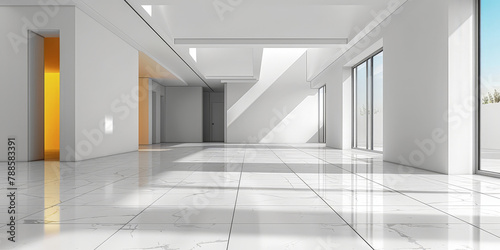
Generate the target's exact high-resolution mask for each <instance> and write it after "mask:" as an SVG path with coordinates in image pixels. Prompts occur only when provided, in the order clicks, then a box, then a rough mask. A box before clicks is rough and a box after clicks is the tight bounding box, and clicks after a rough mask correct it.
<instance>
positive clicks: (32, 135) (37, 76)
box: [28, 31, 45, 161]
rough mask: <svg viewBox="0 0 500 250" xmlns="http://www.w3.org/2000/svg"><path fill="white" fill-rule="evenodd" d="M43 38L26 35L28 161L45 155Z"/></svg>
mask: <svg viewBox="0 0 500 250" xmlns="http://www.w3.org/2000/svg"><path fill="white" fill-rule="evenodd" d="M44 59H45V57H44V38H43V37H42V36H40V35H38V34H36V33H34V32H32V31H30V32H29V35H28V71H29V72H28V85H29V86H28V92H29V94H28V160H29V161H36V160H43V159H44V153H45V150H44V148H45V145H44V142H45V139H44V138H45V118H44V117H45V116H44V114H45V109H44V105H45V101H44V100H45V85H44V77H45V76H44V75H45V74H44V70H45V69H44Z"/></svg>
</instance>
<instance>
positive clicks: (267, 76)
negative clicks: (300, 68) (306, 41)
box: [227, 48, 307, 126]
mask: <svg viewBox="0 0 500 250" xmlns="http://www.w3.org/2000/svg"><path fill="white" fill-rule="evenodd" d="M306 50H307V49H302V48H300V49H295V48H265V49H264V52H263V55H262V69H261V74H260V80H259V81H258V82H257V83H256V84H255V85H253V86H252V88H251V89H250V90H249V91H248V92H246V93H245V94H244V95H243V96H242V97H241V98H240V99H239V100H238V101H237V102H236V103H235V104H234V105H233V106H231V107H230V108H229V109H228V111H227V126H230V125H231V124H232V123H233V122H234V121H235V120H236V119H238V117H239V116H240V115H241V114H243V112H245V110H247V109H248V107H250V105H252V103H254V102H255V100H257V98H259V96H261V95H262V94H263V93H264V92H265V91H266V90H267V89H268V88H269V87H270V86H271V85H272V84H273V83H274V82H275V81H276V80H277V79H278V78H279V77H280V76H281V75H282V74H283V73H284V72H285V71H286V70H287V69H288V68H289V67H290V66H292V65H293V64H294V63H295V62H296V61H297V60H298V59H299V58H300V57H301V56H302V55H303V54H304V53H305V52H306Z"/></svg>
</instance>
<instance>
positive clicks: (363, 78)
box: [353, 52, 384, 151]
mask: <svg viewBox="0 0 500 250" xmlns="http://www.w3.org/2000/svg"><path fill="white" fill-rule="evenodd" d="M383 56H384V55H383V52H380V53H378V54H376V55H374V56H373V57H370V58H368V59H367V60H366V61H364V62H362V63H361V64H359V65H358V66H356V67H354V69H353V77H354V81H353V92H354V95H353V99H354V101H353V148H358V149H367V150H375V151H382V150H383V120H384V119H383V117H384V114H383V110H384V103H383V85H384V73H383Z"/></svg>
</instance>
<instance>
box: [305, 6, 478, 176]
mask: <svg viewBox="0 0 500 250" xmlns="http://www.w3.org/2000/svg"><path fill="white" fill-rule="evenodd" d="M473 3H474V1H473V0H460V1H454V0H443V1H432V0H419V1H407V2H406V3H404V4H403V5H402V7H401V8H400V9H399V10H398V11H396V12H395V13H394V14H392V16H390V17H389V18H387V19H385V21H384V22H382V23H381V24H380V25H378V26H372V27H374V29H373V30H372V31H370V32H368V33H367V34H366V36H365V37H364V38H363V39H361V40H360V41H359V42H358V43H356V44H355V45H354V46H353V47H352V48H351V49H349V50H347V51H342V53H343V55H342V56H341V57H340V58H338V59H337V60H335V61H333V62H332V63H331V64H329V66H328V67H326V68H324V70H321V69H315V70H312V71H314V72H321V73H319V74H318V75H317V76H316V77H314V78H313V79H312V85H313V86H315V87H319V86H321V85H323V84H326V85H327V91H328V93H327V102H328V107H327V124H328V126H327V145H328V146H331V147H334V148H344V149H345V148H350V147H351V136H352V133H351V105H350V102H351V100H352V99H351V98H352V97H351V81H352V79H351V71H350V70H351V68H352V66H353V65H354V64H355V63H358V62H361V61H362V60H363V59H364V58H366V56H367V55H369V54H370V53H371V52H375V51H376V50H377V49H380V48H382V47H383V49H384V160H385V161H390V162H395V163H398V164H403V165H410V166H414V167H418V168H423V169H427V170H431V171H436V172H441V173H446V174H470V173H472V172H473V170H474V165H473V162H472V159H473V157H472V155H473V135H474V122H473V117H474V108H473V107H471V105H467V104H468V101H469V100H470V99H471V98H472V99H473V98H474V87H473V86H474V80H473V65H474V54H473V40H474V39H473V28H472V26H473V25H472V21H473V20H474V16H473ZM388 9H390V6H389V7H388ZM422 13H425V15H422ZM384 15H385V13H380V16H382V17H383V16H384ZM385 16H386V15H385ZM379 43H380V44H379ZM315 54H316V55H321V53H315ZM324 54H327V53H324ZM312 61H316V62H317V61H323V60H318V59H314V60H312ZM457 62H460V63H457ZM472 106H473V105H472ZM457 109H460V110H457ZM457 113H460V116H459V115H457Z"/></svg>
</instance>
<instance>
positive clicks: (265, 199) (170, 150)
mask: <svg viewBox="0 0 500 250" xmlns="http://www.w3.org/2000/svg"><path fill="white" fill-rule="evenodd" d="M0 165H1V169H6V164H5V163H0ZM6 174H7V173H6V171H1V172H0V184H1V185H2V186H3V187H7V183H6ZM16 179H17V184H18V188H19V189H18V191H17V197H16V198H17V210H16V212H17V214H16V226H17V229H16V230H17V235H16V243H11V242H9V241H7V233H6V231H7V227H6V225H5V224H6V222H7V221H8V218H9V216H10V215H8V214H7V209H2V210H0V218H1V221H2V226H1V228H0V230H1V231H2V235H3V236H2V237H1V238H0V248H1V249H51V250H54V249H56V250H57V249H64V250H66V249H231V250H232V249H235V250H245V249H251V250H255V249H273V250H275V249H300V250H302V249H308V250H309V249H312V250H316V249H439V250H443V249H450V250H451V249H498V246H499V245H500V179H495V178H491V177H485V176H478V175H468V176H446V175H440V174H435V173H431V172H427V171H423V170H418V169H414V168H410V167H404V166H400V165H397V164H393V163H387V162H383V161H382V156H381V155H380V154H376V153H370V152H363V151H351V150H347V151H341V150H334V149H328V148H326V147H325V146H324V145H322V144H302V145H236V144H161V145H154V146H150V147H141V150H140V151H139V152H133V153H128V154H121V155H116V156H110V157H104V158H98V159H93V160H89V161H83V162H77V163H59V162H50V161H46V162H43V161H42V162H31V163H18V172H17V176H16ZM3 190H4V191H3V192H4V193H5V194H3V195H2V197H3V198H1V199H0V205H1V207H3V208H6V207H7V206H8V202H9V201H8V199H7V197H6V194H7V190H6V188H3Z"/></svg>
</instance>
